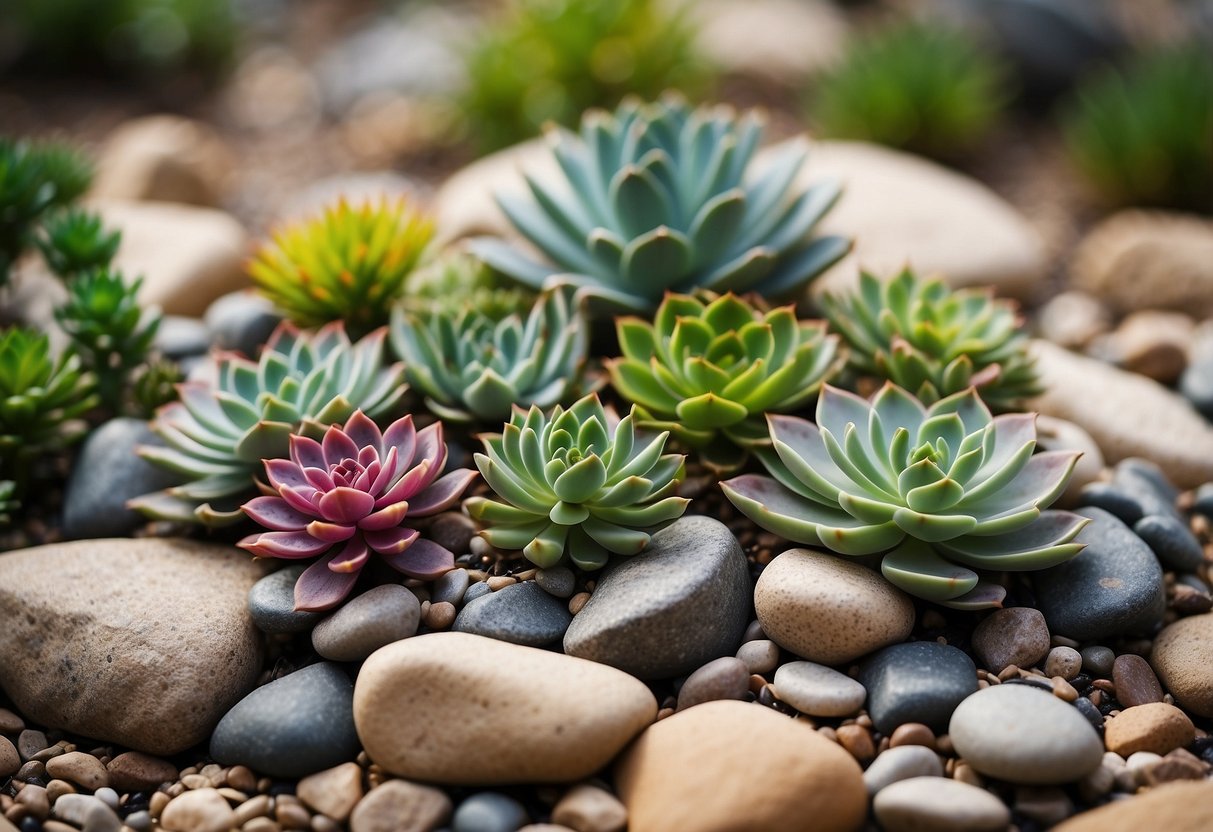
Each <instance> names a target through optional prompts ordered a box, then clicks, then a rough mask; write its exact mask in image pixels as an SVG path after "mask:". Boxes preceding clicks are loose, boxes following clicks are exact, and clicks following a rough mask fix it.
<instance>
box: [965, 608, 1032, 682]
mask: <svg viewBox="0 0 1213 832" xmlns="http://www.w3.org/2000/svg"><path fill="white" fill-rule="evenodd" d="M973 649H974V650H975V651H976V652H977V655H978V657H979V658H980V659H981V661H982V667H984V668H985V669H986V670H989V671H990V672H991V673H1001V672H1002V670H1003V668H1005V667H1007V666H1008V665H1012V664H1013V665H1015V666H1016V667H1025V668H1027V667H1032V666H1034V665H1035V664H1036V663H1037V662H1039V661H1040V660H1041V659H1043V658H1044V657H1045V656H1046V655H1047V654H1048V652H1049V626H1048V625H1047V624H1045V617H1044V615H1042V614H1041V612H1040V610H1037V609H1033V608H1032V607H1008V608H1007V609H1003V610H996V611H994V612H993V613H991V614H990V615H988V616H987V617H986V618H984V619H982V622H981V623H980V624H978V625H977V628H976V629H974V630H973Z"/></svg>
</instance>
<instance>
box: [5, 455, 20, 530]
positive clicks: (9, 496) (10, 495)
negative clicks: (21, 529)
mask: <svg viewBox="0 0 1213 832" xmlns="http://www.w3.org/2000/svg"><path fill="white" fill-rule="evenodd" d="M2 467H3V464H2V463H0V468H2ZM16 491H17V484H16V483H15V482H13V481H12V480H0V526H7V525H8V524H9V523H11V522H12V520H13V512H14V511H16V510H17V509H19V508H20V507H21V503H20V501H18V500H17V499H16V498H15V494H16Z"/></svg>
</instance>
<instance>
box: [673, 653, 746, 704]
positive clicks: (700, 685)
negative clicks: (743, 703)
mask: <svg viewBox="0 0 1213 832" xmlns="http://www.w3.org/2000/svg"><path fill="white" fill-rule="evenodd" d="M749 690H750V669H749V668H748V667H746V663H745V662H743V661H742V660H741V659H738V658H734V657H733V656H721V657H720V658H719V659H713V660H712V661H710V662H708V663H707V664H705V665H704V666H703V667H701V668H699V669H698V670H696V671H695V672H694V673H692V674H691V675H690V676H688V677H687V680H686V681H685V682H683V683H682V687H681V688H679V690H678V710H680V711H685V710H686V709H687V708H693V707H694V706H696V705H699V704H701V703H703V702H714V701H716V700H717V699H745V695H746V694H747V693H748V692H749Z"/></svg>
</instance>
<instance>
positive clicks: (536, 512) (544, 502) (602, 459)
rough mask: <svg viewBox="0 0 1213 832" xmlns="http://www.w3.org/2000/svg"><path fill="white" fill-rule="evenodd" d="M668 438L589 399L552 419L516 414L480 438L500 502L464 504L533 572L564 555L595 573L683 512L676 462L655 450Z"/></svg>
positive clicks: (479, 461)
mask: <svg viewBox="0 0 1213 832" xmlns="http://www.w3.org/2000/svg"><path fill="white" fill-rule="evenodd" d="M666 438H667V434H665V433H661V434H658V435H655V436H653V435H645V434H643V433H641V432H639V431H637V429H636V426H635V417H634V416H633V415H628V416H625V417H624V418H623V419H617V418H616V417H615V414H614V413H612V412H610V411H608V410H606V409H604V408H603V406H602V403H601V402H600V401H599V400H598V396H597V395H590V396H586V397H585V398H583V399H581V400H579V401H578V402H577V403H575V404H574V405H573V406H572V407H570V408H569V409H568V410H565V409H564V408H562V407H560V406H559V405H557V406H556V407H555V408H554V409H553V410H552V412H551V414H550V415H545V414H544V412H543V411H542V410H540V409H539V408H538V407H532V408H531V409H530V410H529V411H524V410H522V409H521V408H516V409H515V410H514V413H513V415H512V416H511V417H510V421H509V422H508V423H506V425H505V427H504V429H503V431H502V433H500V434H493V435H489V436H485V437H482V439H483V442H484V449H485V452H484V453H482V454H476V467H477V468H479V469H480V473H481V474H482V475H483V476H484V479H485V482H487V483H488V485H489V487H490V488H492V489H493V491H494V492H496V494H497V496H498V497H499V498H500V501H499V500H490V499H487V498H484V497H472V498H469V499H468V500H466V501H465V502H464V507H465V508H466V509H467V511H468V513H469V514H470V515H471V516H472V518H473V519H475V520H479V521H481V522H482V523H483V524H484V525H485V528H484V529H483V530H482V531H481V532H480V535H481V536H482V537H483V538H484V539H485V540H487V541H488V542H489V543H490V544H491V545H493V546H496V547H499V548H502V549H521V550H522V553H523V554H524V555H525V556H526V558H527V559H528V560H530V561H531V562H532V563H534V564H535V565H536V566H540V567H544V568H547V567H550V566H554V565H555V564H556V563H558V562H559V561H560V560H561V559H562V558H563V557H564V555H565V554H568V556H569V559H570V560H572V562H573V563H575V564H576V565H577V566H580V567H581V568H582V569H601V568H602V567H603V566H605V565H606V562H607V559H608V558H609V557H610V555H611V554H617V555H634V554H637V553H638V552H640V551H641V550H643V549H644V547H645V546H647V545H648V543H649V537H650V536H651V535H652V533H653V532H655V531H657V530H658V529H659V528H661V527H662V526H664V525H666V524H668V523H671V522H673V521H674V520H676V519H677V518H679V517H681V516H682V513H683V512H684V511H686V507H687V504H688V503H689V502H690V501H689V500H687V499H685V498H683V497H678V496H675V495H674V493H673V492H674V491H675V490H676V489H677V488H678V483H679V482H680V481H681V479H682V476H683V470H684V468H683V462H684V458H683V456H682V455H680V454H663V453H662V451H663V450H664V449H665V442H666Z"/></svg>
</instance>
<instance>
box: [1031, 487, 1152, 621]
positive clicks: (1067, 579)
mask: <svg viewBox="0 0 1213 832" xmlns="http://www.w3.org/2000/svg"><path fill="white" fill-rule="evenodd" d="M1078 514H1081V515H1082V516H1083V517H1089V518H1091V521H1092V522H1091V523H1089V524H1088V525H1087V527H1086V528H1084V529H1083V530H1082V531H1081V532H1079V535H1078V538H1077V539H1078V541H1079V542H1080V543H1085V544H1087V547H1086V548H1085V549H1083V551H1082V552H1080V553H1079V554H1078V556H1077V557H1075V558H1074V559H1073V560H1070V561H1068V562H1066V563H1063V564H1061V565H1060V566H1054V567H1052V568H1051V569H1045V570H1042V571H1040V572H1037V573H1035V574H1034V575H1033V576H1032V580H1033V584H1034V586H1035V587H1036V601H1037V606H1038V607H1039V608H1040V611H1041V612H1043V613H1044V615H1045V620H1046V621H1048V622H1049V631H1050V632H1052V633H1053V634H1055V635H1062V636H1066V637H1067V638H1072V639H1077V640H1079V641H1095V640H1099V639H1103V638H1106V637H1109V636H1118V635H1148V634H1149V633H1151V632H1152V631H1153V630H1154V629H1155V628H1156V627H1157V626H1158V625H1159V624H1161V623H1162V614H1163V610H1164V609H1165V608H1166V596H1165V593H1164V590H1163V582H1162V567H1161V566H1159V564H1158V559H1157V558H1156V557H1155V556H1154V553H1153V552H1152V551H1151V550H1150V547H1149V546H1147V545H1146V544H1145V542H1144V541H1143V540H1142V539H1141V538H1140V537H1138V536H1137V535H1135V534H1133V531H1132V529H1130V528H1129V527H1128V526H1126V525H1125V524H1124V523H1122V522H1121V521H1120V520H1118V519H1116V518H1115V517H1114V516H1112V515H1111V514H1109V513H1108V512H1106V511H1103V510H1102V509H1098V508H1084V509H1080V510H1079V511H1078Z"/></svg>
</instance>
